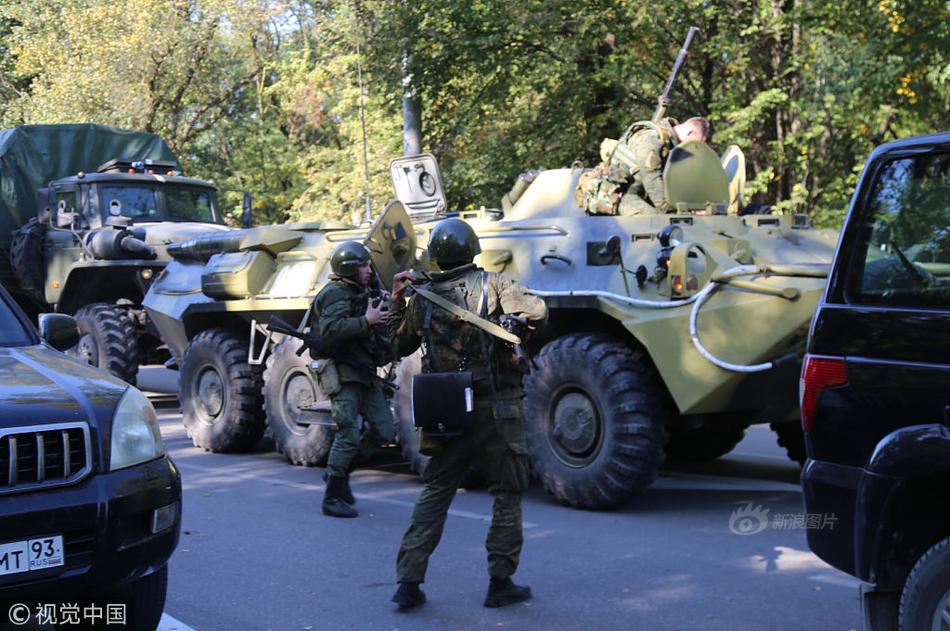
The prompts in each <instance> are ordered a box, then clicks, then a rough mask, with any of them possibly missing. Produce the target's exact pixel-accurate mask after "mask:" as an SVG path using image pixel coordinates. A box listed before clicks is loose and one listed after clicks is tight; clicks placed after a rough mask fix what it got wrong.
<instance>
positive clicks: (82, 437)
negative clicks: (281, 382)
mask: <svg viewBox="0 0 950 631" xmlns="http://www.w3.org/2000/svg"><path fill="white" fill-rule="evenodd" d="M40 333H41V337H42V339H41V337H37V334H36V331H35V330H34V329H33V327H32V326H31V325H30V323H29V322H28V321H27V320H26V318H25V316H24V315H23V313H22V312H21V311H20V310H19V308H17V307H16V306H15V305H14V303H13V301H12V300H11V298H10V296H9V294H7V293H6V291H4V290H3V289H0V601H2V602H3V603H4V606H3V607H2V609H0V626H2V625H3V624H4V623H6V622H8V620H9V621H10V622H13V623H17V624H18V623H21V622H23V619H24V618H23V616H24V613H23V609H22V605H26V606H27V607H29V609H31V610H33V614H34V620H36V619H37V617H38V616H37V615H36V613H37V612H36V608H38V607H39V606H40V605H47V606H48V605H53V606H56V603H60V604H63V603H64V599H74V598H75V599H83V601H84V602H87V603H89V601H90V600H91V603H90V604H87V605H86V606H87V607H102V608H104V607H107V606H109V605H114V606H116V607H119V608H120V609H118V610H115V609H114V610H113V611H112V613H113V615H114V619H115V620H116V621H117V622H124V623H125V628H129V629H136V630H137V631H138V630H152V629H155V628H156V627H157V626H158V622H159V619H160V618H161V614H162V610H163V609H164V606H165V593H166V587H167V582H168V569H167V562H168V559H169V557H170V556H171V554H172V551H174V549H175V546H176V545H177V543H178V536H179V529H180V521H181V478H180V476H179V474H178V470H177V469H176V467H175V465H174V464H173V463H172V461H171V460H170V459H169V458H168V456H167V455H166V453H165V447H164V445H163V443H162V437H161V434H160V432H159V428H158V421H157V419H156V415H155V410H154V408H153V407H152V405H151V403H149V401H148V399H147V398H146V397H145V395H143V394H142V393H141V392H140V391H138V390H136V389H135V388H133V387H130V386H129V385H128V384H125V383H123V382H121V381H119V380H118V379H116V378H114V377H111V376H110V375H108V374H106V373H105V372H104V371H101V370H98V369H95V368H92V367H90V366H88V365H86V364H84V363H81V362H79V361H77V360H75V359H72V358H69V357H67V356H66V355H64V354H62V353H61V352H59V351H57V350H55V349H56V348H58V349H63V348H69V347H71V346H73V345H75V343H76V342H77V341H78V339H79V331H78V329H77V327H76V322H75V320H73V319H72V318H70V317H69V316H65V315H61V314H46V315H42V316H40ZM48 613H49V612H48V611H47V614H48ZM47 620H50V617H49V616H47ZM99 624H104V623H102V622H101V621H99ZM72 628H75V627H72ZM96 628H98V627H96ZM110 628H117V627H115V626H113V627H110Z"/></svg>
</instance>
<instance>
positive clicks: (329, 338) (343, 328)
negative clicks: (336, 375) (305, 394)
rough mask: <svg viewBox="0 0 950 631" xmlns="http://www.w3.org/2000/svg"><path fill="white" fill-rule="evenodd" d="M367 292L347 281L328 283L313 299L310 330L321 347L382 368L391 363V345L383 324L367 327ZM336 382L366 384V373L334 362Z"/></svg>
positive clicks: (370, 380) (367, 381)
mask: <svg viewBox="0 0 950 631" xmlns="http://www.w3.org/2000/svg"><path fill="white" fill-rule="evenodd" d="M369 298H370V292H369V290H368V289H367V288H364V287H361V286H359V285H357V284H356V283H354V282H352V281H348V280H331V281H330V282H329V283H327V285H326V286H325V287H324V288H323V289H321V290H320V293H318V294H317V297H316V298H314V299H313V312H312V315H311V321H310V330H311V331H315V332H317V333H318V334H319V335H320V336H321V337H322V338H323V342H324V344H327V345H328V346H331V347H333V348H335V349H336V350H337V351H338V352H340V353H342V354H345V355H348V356H350V357H352V358H353V359H355V360H357V361H360V362H364V363H367V364H371V365H373V366H382V365H385V364H387V363H389V362H390V361H392V345H391V343H390V339H389V331H388V330H387V328H386V325H385V324H377V325H375V326H370V325H369V322H367V321H366V316H365V314H366V307H367V305H368V304H369ZM337 367H338V369H339V372H340V381H343V382H346V381H356V382H359V383H362V384H364V385H370V384H371V383H372V381H373V378H372V376H371V375H369V374H368V373H367V371H365V370H363V369H360V368H356V367H354V366H349V365H347V364H346V363H345V362H342V361H338V362H337Z"/></svg>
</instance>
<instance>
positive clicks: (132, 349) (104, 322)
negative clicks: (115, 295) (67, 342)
mask: <svg viewBox="0 0 950 631" xmlns="http://www.w3.org/2000/svg"><path fill="white" fill-rule="evenodd" d="M76 324H77V325H79V333H80V338H79V343H78V344H76V346H74V347H73V348H71V349H70V350H69V351H67V352H68V354H69V355H72V356H73V357H75V358H77V359H79V360H81V361H84V362H86V363H87V364H89V365H91V366H96V367H98V368H102V369H103V370H106V371H108V372H110V373H112V374H113V375H115V376H116V377H118V378H119V379H121V380H123V381H125V382H126V383H129V384H131V385H133V386H134V385H135V376H136V375H137V374H138V370H139V344H138V339H137V338H136V335H135V325H134V324H132V320H131V319H130V318H129V315H128V314H127V313H126V312H125V311H124V310H123V309H120V308H118V307H116V306H114V305H110V304H105V303H96V304H92V305H86V306H85V307H82V308H81V309H79V311H77V312H76Z"/></svg>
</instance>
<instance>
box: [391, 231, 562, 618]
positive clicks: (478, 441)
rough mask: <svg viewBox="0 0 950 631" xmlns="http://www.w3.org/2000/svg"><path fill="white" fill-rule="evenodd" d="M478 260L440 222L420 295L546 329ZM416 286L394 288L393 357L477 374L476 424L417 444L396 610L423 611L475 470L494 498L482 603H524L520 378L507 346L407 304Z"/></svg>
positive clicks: (514, 287)
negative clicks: (423, 586) (464, 485)
mask: <svg viewBox="0 0 950 631" xmlns="http://www.w3.org/2000/svg"><path fill="white" fill-rule="evenodd" d="M479 252H481V249H480V247H479V244H478V237H477V236H476V235H475V232H474V230H472V228H471V227H470V226H469V225H468V224H467V223H465V222H464V221H462V220H460V219H445V220H443V221H441V222H440V223H439V224H438V225H437V226H436V227H435V228H434V229H433V230H432V233H431V236H430V239H429V255H430V256H431V257H432V259H433V260H434V261H435V262H436V264H437V265H438V266H439V268H440V269H441V270H442V271H441V272H439V273H434V274H432V275H431V283H429V284H427V285H424V286H423V287H425V288H426V289H428V290H429V291H431V292H434V293H435V294H437V295H438V296H441V297H442V298H444V299H446V300H448V301H449V302H451V303H453V304H454V305H456V306H457V307H461V308H463V309H466V310H468V311H470V312H473V313H475V314H476V315H481V316H482V317H483V318H485V319H487V320H489V321H491V322H494V323H498V322H500V320H501V316H503V315H504V314H516V315H519V316H522V317H524V318H526V319H528V320H532V321H538V320H542V319H543V318H544V317H545V315H546V313H547V309H546V307H545V304H544V301H542V300H541V299H539V298H537V297H535V296H532V295H530V294H528V293H527V291H526V289H525V288H524V287H523V286H522V285H520V284H519V283H518V282H517V281H515V280H514V279H512V278H510V277H509V276H506V275H503V274H497V273H488V272H484V271H483V270H481V269H480V268H478V267H476V266H475V264H474V263H473V260H474V258H475V256H476V255H477V254H478V253H479ZM409 279H411V273H410V272H401V273H399V274H396V276H395V277H394V279H393V296H392V301H391V306H390V316H389V329H390V331H391V332H392V334H393V345H394V350H395V353H396V356H397V357H403V356H406V355H409V354H410V353H412V352H414V351H415V350H416V349H417V348H419V346H420V345H421V346H422V348H423V353H424V355H423V358H422V370H423V372H441V371H445V372H456V371H462V370H465V371H471V372H472V379H473V390H474V413H475V422H474V425H472V426H471V427H470V428H469V429H468V430H467V431H465V432H464V433H462V434H461V435H459V436H456V437H452V438H439V439H433V438H432V437H427V436H426V435H425V433H423V434H422V436H421V437H420V444H421V447H422V450H423V453H426V454H427V455H431V456H432V458H431V460H430V461H429V463H428V466H427V467H426V469H425V472H424V473H423V476H422V479H423V482H424V483H425V488H424V490H423V491H422V494H421V495H420V496H419V499H418V501H417V502H416V506H415V509H414V510H413V513H412V521H411V523H410V525H409V529H408V530H407V531H406V534H405V536H404V537H403V540H402V545H401V546H400V548H399V555H398V558H397V561H396V572H397V575H398V580H399V589H398V590H397V591H396V593H395V595H394V596H393V602H395V603H397V604H398V605H399V608H400V610H406V609H411V608H412V607H415V606H417V605H420V604H422V603H423V602H425V594H424V593H423V592H422V591H421V590H420V589H419V584H420V583H422V582H423V581H424V580H425V573H426V568H427V566H428V562H429V556H430V555H431V554H432V552H433V551H434V550H435V547H436V545H437V544H438V543H439V539H440V538H441V536H442V528H443V526H444V525H445V519H446V516H447V514H448V510H449V505H450V504H451V503H452V498H453V497H454V496H455V492H456V490H457V489H458V486H459V482H460V481H461V479H462V477H463V475H464V474H465V473H466V472H467V471H468V470H469V468H470V467H471V466H472V465H473V464H474V465H476V466H477V467H478V468H479V470H480V471H481V473H482V474H483V475H484V476H485V477H486V478H487V479H488V482H489V492H490V493H491V494H492V495H493V496H494V498H495V503H494V507H493V510H492V524H491V528H490V529H489V531H488V539H487V541H486V543H485V546H486V548H487V549H488V573H489V575H490V578H491V580H490V583H489V588H488V594H487V596H486V598H485V603H484V604H485V606H486V607H502V606H504V605H509V604H512V603H516V602H521V601H524V600H527V599H528V598H530V597H531V589H530V588H529V587H525V586H520V585H516V584H515V583H513V582H512V580H511V576H512V575H513V574H514V573H515V570H516V569H517V567H518V558H519V556H520V553H521V545H522V533H521V495H522V492H523V491H524V489H525V488H526V486H527V484H528V462H527V445H526V442H525V430H524V405H523V402H522V397H523V396H524V392H523V390H522V386H521V377H522V375H521V373H520V372H519V371H518V370H517V369H516V366H517V362H516V361H514V359H513V357H512V353H511V347H510V346H509V347H505V346H503V345H501V344H499V343H498V342H497V340H495V338H492V337H490V336H489V335H488V334H487V333H485V332H484V331H483V330H481V329H479V328H477V327H476V326H473V325H472V324H469V323H467V322H463V321H461V320H460V319H459V318H458V317H457V316H456V315H453V314H452V313H451V312H449V311H447V310H446V309H445V308H443V307H439V306H436V304H435V303H434V302H432V301H431V300H430V299H427V298H425V297H424V296H422V295H421V294H419V293H416V294H414V295H413V296H412V297H411V298H410V300H409V302H408V304H407V303H406V301H405V299H404V298H403V293H404V292H405V290H406V287H407V283H408V281H409ZM480 306H481V308H480Z"/></svg>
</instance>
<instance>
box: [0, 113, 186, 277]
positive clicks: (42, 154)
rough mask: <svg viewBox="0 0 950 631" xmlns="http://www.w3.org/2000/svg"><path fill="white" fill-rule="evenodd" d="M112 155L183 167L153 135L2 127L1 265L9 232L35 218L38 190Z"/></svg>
mask: <svg viewBox="0 0 950 631" xmlns="http://www.w3.org/2000/svg"><path fill="white" fill-rule="evenodd" d="M113 158H124V159H131V160H169V161H172V162H174V163H175V164H176V165H178V166H177V170H181V165H180V164H179V163H178V158H177V157H176V156H175V154H174V153H173V152H172V150H171V148H169V146H168V145H166V144H165V141H164V140H162V139H161V138H159V137H158V136H156V135H155V134H149V133H145V132H136V131H129V130H127V129H118V128H116V127H107V126H105V125H94V124H91V123H84V124H78V125H21V126H20V127H14V128H12V129H5V130H3V131H0V256H2V257H3V260H0V267H5V266H6V263H7V261H6V257H7V255H8V252H9V246H10V238H11V233H12V232H13V231H14V230H16V229H17V228H19V227H20V226H22V225H23V224H25V223H26V222H27V221H29V219H30V218H31V217H35V216H36V211H37V208H36V193H37V190H38V189H40V188H43V187H45V186H47V185H48V184H49V183H50V182H51V181H52V180H56V179H59V178H62V177H67V176H70V175H75V174H76V173H78V172H79V171H85V172H86V173H94V172H95V171H96V169H98V168H99V165H101V164H103V163H104V162H107V161H108V160H111V159H113Z"/></svg>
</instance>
